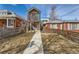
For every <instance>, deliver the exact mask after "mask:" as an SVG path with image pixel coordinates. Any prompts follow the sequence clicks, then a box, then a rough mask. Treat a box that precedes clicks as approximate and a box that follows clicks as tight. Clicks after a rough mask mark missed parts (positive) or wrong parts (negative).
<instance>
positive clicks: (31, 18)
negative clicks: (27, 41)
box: [27, 8, 40, 30]
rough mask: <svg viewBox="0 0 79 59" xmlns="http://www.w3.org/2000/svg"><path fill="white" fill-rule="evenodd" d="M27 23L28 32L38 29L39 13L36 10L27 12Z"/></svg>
mask: <svg viewBox="0 0 79 59" xmlns="http://www.w3.org/2000/svg"><path fill="white" fill-rule="evenodd" d="M27 22H28V29H29V30H39V29H40V11H39V10H38V9H37V8H31V9H29V10H28V18H27Z"/></svg>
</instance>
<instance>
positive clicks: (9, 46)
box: [0, 32, 34, 54]
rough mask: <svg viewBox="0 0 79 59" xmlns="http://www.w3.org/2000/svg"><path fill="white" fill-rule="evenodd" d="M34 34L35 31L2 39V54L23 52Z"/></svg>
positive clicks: (0, 50) (0, 42) (0, 43)
mask: <svg viewBox="0 0 79 59" xmlns="http://www.w3.org/2000/svg"><path fill="white" fill-rule="evenodd" d="M33 35H34V32H28V33H22V34H18V35H16V36H12V37H8V38H5V39H2V40H0V53H1V54H16V53H22V51H23V50H24V49H25V48H26V47H27V45H28V44H29V42H30V40H31V38H32V37H33Z"/></svg>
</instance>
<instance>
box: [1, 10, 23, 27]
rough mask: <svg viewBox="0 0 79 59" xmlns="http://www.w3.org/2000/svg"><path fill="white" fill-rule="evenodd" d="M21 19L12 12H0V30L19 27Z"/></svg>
mask: <svg viewBox="0 0 79 59" xmlns="http://www.w3.org/2000/svg"><path fill="white" fill-rule="evenodd" d="M22 23H23V19H22V18H21V17H19V16H17V15H16V14H15V13H14V12H11V11H8V10H0V28H16V27H21V25H22Z"/></svg>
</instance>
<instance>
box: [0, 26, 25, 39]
mask: <svg viewBox="0 0 79 59" xmlns="http://www.w3.org/2000/svg"><path fill="white" fill-rule="evenodd" d="M23 30H24V28H22V27H16V28H1V29H0V39H3V38H5V37H9V36H13V35H17V34H20V33H22V32H23Z"/></svg>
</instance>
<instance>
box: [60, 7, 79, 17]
mask: <svg viewBox="0 0 79 59" xmlns="http://www.w3.org/2000/svg"><path fill="white" fill-rule="evenodd" d="M77 10H79V8H75V9H73V10H71V11H70V12H67V13H66V14H64V15H62V16H60V17H64V16H67V15H69V14H72V13H74V12H75V11H77Z"/></svg>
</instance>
